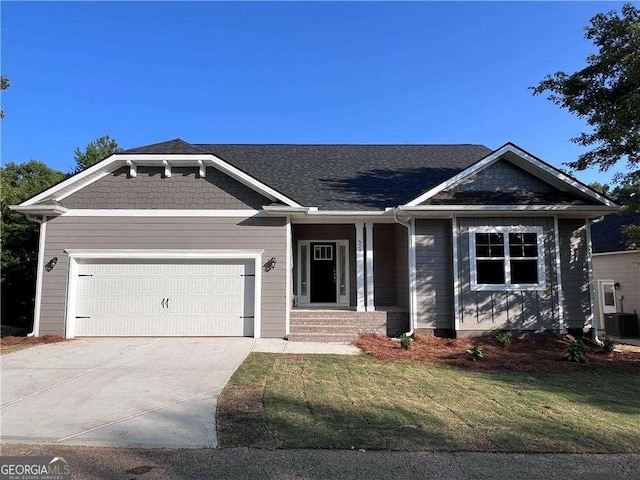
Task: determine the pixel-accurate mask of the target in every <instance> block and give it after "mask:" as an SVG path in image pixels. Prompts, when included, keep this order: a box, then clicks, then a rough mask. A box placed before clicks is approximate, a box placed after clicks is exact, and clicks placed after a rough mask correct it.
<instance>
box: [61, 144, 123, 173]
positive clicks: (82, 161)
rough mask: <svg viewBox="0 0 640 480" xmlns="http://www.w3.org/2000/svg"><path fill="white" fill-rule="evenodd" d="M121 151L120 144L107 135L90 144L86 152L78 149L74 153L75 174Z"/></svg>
mask: <svg viewBox="0 0 640 480" xmlns="http://www.w3.org/2000/svg"><path fill="white" fill-rule="evenodd" d="M121 150H122V148H120V146H119V145H118V142H116V140H115V139H113V138H111V137H109V135H105V136H103V137H100V138H98V139H97V140H94V141H93V142H91V143H89V145H87V147H86V148H85V151H84V152H83V151H81V150H80V148H76V151H75V152H74V160H75V161H76V169H75V171H74V172H73V173H78V172H79V171H80V170H84V169H85V168H87V167H90V166H91V165H94V164H96V163H98V162H99V161H101V160H104V159H105V158H107V157H108V156H109V155H112V154H114V153H116V152H119V151H121Z"/></svg>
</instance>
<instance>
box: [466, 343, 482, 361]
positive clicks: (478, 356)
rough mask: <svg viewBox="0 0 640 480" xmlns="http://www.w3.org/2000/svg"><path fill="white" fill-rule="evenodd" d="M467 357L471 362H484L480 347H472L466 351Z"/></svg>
mask: <svg viewBox="0 0 640 480" xmlns="http://www.w3.org/2000/svg"><path fill="white" fill-rule="evenodd" d="M467 355H468V356H469V358H470V359H471V360H473V361H474V362H477V361H478V360H484V353H482V347H481V346H480V345H474V346H473V347H471V348H470V349H468V350H467Z"/></svg>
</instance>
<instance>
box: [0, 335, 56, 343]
mask: <svg viewBox="0 0 640 480" xmlns="http://www.w3.org/2000/svg"><path fill="white" fill-rule="evenodd" d="M66 341H67V339H66V338H63V337H61V336H59V335H43V336H42V337H4V338H2V339H0V345H25V344H27V345H31V344H37V343H57V342H66Z"/></svg>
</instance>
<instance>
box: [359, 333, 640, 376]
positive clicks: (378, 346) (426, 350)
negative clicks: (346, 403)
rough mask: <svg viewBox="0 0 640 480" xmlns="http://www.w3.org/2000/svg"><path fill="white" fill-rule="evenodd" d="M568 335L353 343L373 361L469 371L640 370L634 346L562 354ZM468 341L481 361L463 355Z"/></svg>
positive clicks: (374, 338)
mask: <svg viewBox="0 0 640 480" xmlns="http://www.w3.org/2000/svg"><path fill="white" fill-rule="evenodd" d="M572 340H574V339H573V337H571V336H570V335H564V336H562V337H549V336H537V337H530V338H511V344H510V345H509V346H507V347H500V346H498V345H497V343H496V340H495V338H494V337H480V338H474V339H471V338H456V339H451V338H440V337H434V336H416V339H415V340H414V341H413V342H411V347H410V348H409V349H408V350H404V349H403V348H402V347H401V346H400V342H398V341H397V340H393V339H391V338H389V337H386V336H383V335H373V334H365V335H360V336H358V338H357V339H356V340H355V341H354V345H356V346H357V347H359V348H360V349H361V350H362V351H363V352H365V353H368V354H369V355H372V356H374V357H375V358H377V359H379V360H391V361H395V360H410V361H415V362H425V363H431V364H436V365H449V366H453V367H459V368H465V369H469V370H481V371H487V370H493V371H503V372H535V373H552V372H567V371H582V370H593V369H598V370H607V371H616V372H631V373H640V349H637V348H633V347H631V348H625V347H621V348H622V349H623V351H618V352H613V353H605V352H604V351H603V350H602V348H601V347H600V346H598V345H596V344H594V343H592V342H589V341H585V343H586V344H587V345H588V347H589V352H588V357H589V361H588V362H587V363H576V362H569V361H567V360H566V359H565V358H564V349H565V348H566V347H567V345H568V344H569V343H570V342H571V341H572ZM472 345H480V346H482V350H483V353H484V357H485V358H484V360H480V361H477V362H474V361H472V360H470V359H469V358H468V356H467V353H466V350H467V349H468V348H469V347H471V346H472ZM616 348H618V346H617V345H616Z"/></svg>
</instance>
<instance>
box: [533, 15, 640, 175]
mask: <svg viewBox="0 0 640 480" xmlns="http://www.w3.org/2000/svg"><path fill="white" fill-rule="evenodd" d="M585 38H587V39H588V40H592V41H593V43H594V44H595V46H596V47H598V51H597V53H595V54H591V55H589V56H588V57H587V59H586V61H587V66H586V67H585V68H583V69H582V70H579V71H577V72H575V73H573V74H567V73H565V72H562V71H559V72H556V73H554V74H553V75H547V76H546V77H545V78H544V80H542V81H541V82H540V84H539V85H538V86H536V87H530V88H531V89H532V90H533V93H534V95H539V94H542V93H543V92H550V95H549V97H548V99H549V100H551V101H552V102H553V103H554V104H556V105H558V106H559V107H561V108H565V109H567V110H569V112H571V113H573V114H576V115H577V116H578V117H579V118H583V119H585V120H586V122H587V124H588V125H590V126H591V127H592V131H591V132H589V133H584V132H583V133H581V134H579V135H578V136H577V137H574V138H572V139H571V141H572V142H574V143H577V144H578V145H581V146H584V147H590V148H591V150H589V151H588V152H586V153H584V154H582V155H580V156H579V157H578V159H577V160H576V161H574V162H569V163H567V165H568V166H569V167H571V168H573V169H576V170H585V169H587V168H589V167H597V168H598V169H599V170H600V171H606V170H608V169H609V168H611V167H612V166H614V165H615V164H616V163H617V162H618V161H620V160H623V159H626V162H627V170H628V172H627V173H626V175H623V174H620V175H618V176H617V177H616V181H624V179H625V177H626V179H627V181H633V180H634V179H635V180H638V179H640V168H639V167H640V10H638V8H636V7H634V6H633V5H631V4H626V5H624V6H623V7H622V17H620V16H619V15H618V14H617V12H616V11H610V12H608V13H600V14H598V15H596V16H595V17H593V18H592V19H591V21H590V25H588V26H586V27H585Z"/></svg>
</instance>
